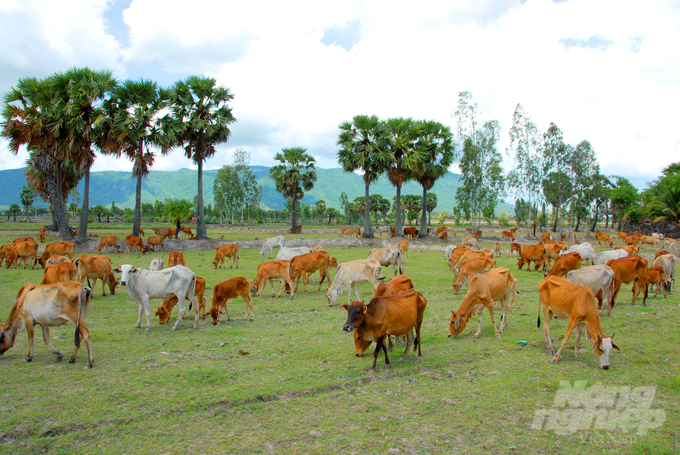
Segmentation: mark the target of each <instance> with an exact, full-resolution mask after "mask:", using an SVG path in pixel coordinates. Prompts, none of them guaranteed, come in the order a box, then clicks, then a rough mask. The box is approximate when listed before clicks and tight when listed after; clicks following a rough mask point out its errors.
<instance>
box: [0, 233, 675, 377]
mask: <svg viewBox="0 0 680 455" xmlns="http://www.w3.org/2000/svg"><path fill="white" fill-rule="evenodd" d="M383 228H384V229H379V230H377V231H378V232H381V233H382V232H390V234H391V235H392V236H394V228H389V227H387V226H384V227H383ZM154 231H155V235H154V236H151V237H149V239H148V240H147V244H146V245H144V243H143V242H142V239H141V238H139V237H134V236H128V237H127V238H126V252H131V253H134V251H136V250H139V251H141V252H145V251H149V250H152V251H154V250H155V248H156V247H160V248H163V239H165V238H171V237H174V236H175V235H176V231H175V228H165V229H154ZM182 231H183V232H185V233H186V234H187V235H189V236H191V237H193V233H191V230H190V229H188V228H182ZM515 231H516V229H511V230H509V231H503V233H502V239H503V240H506V239H507V240H509V241H510V242H511V243H510V249H509V252H508V254H510V255H513V254H517V266H518V270H522V269H523V267H524V266H525V265H526V266H527V269H526V270H527V271H531V263H532V262H533V265H534V270H536V271H538V270H539V269H540V270H541V272H542V273H543V275H544V279H543V280H542V281H541V282H540V283H539V285H538V294H539V305H538V306H539V309H538V318H537V326H538V327H539V328H540V326H541V312H542V313H543V330H544V337H545V347H546V349H548V350H549V352H550V353H551V355H553V356H554V357H553V358H552V362H553V363H556V362H557V361H558V360H559V358H560V354H561V353H562V351H563V349H564V348H565V345H566V343H567V341H568V339H569V338H570V336H571V333H572V332H573V331H575V332H576V343H575V344H576V346H575V349H574V353H575V356H576V358H577V359H579V358H580V353H579V348H578V345H579V342H580V337H581V334H585V335H586V338H587V340H589V342H590V343H591V344H592V347H593V350H594V352H595V354H596V355H597V357H598V360H599V365H600V367H601V368H603V369H608V368H609V354H610V352H611V350H612V349H618V347H617V346H616V344H615V343H614V342H613V337H614V335H613V334H612V335H606V334H605V333H604V332H603V330H602V325H601V316H603V315H604V312H605V309H606V310H607V313H606V314H607V316H610V315H611V312H612V309H613V308H614V306H615V302H616V299H617V297H618V294H619V291H620V288H621V285H622V284H632V293H633V303H635V302H636V299H637V298H638V297H639V296H640V295H642V297H641V299H642V304H643V305H644V304H645V302H646V299H647V296H648V291H649V286H650V285H651V286H656V294H657V295H658V293H659V291H660V288H663V290H664V297H666V295H667V294H668V293H669V292H671V290H672V289H673V287H674V285H675V256H674V255H673V254H670V253H668V250H675V251H677V245H676V241H675V240H673V239H669V238H665V239H664V238H663V237H662V236H657V235H653V236H643V235H642V234H640V233H635V234H633V235H628V234H626V233H623V232H619V233H617V236H616V239H615V240H617V241H619V242H620V243H621V244H622V246H618V247H616V248H615V249H611V250H608V251H603V252H602V253H600V254H599V256H596V254H595V250H594V248H593V246H592V245H591V244H590V243H587V242H583V243H578V241H579V239H578V237H577V236H576V235H573V236H572V237H571V239H567V238H566V236H564V235H561V236H560V237H559V239H552V238H551V235H550V234H549V233H546V234H543V236H542V238H541V241H540V242H539V243H537V244H535V245H534V244H529V245H524V246H523V247H522V246H521V245H520V244H518V243H515ZM431 233H432V234H435V235H437V236H439V237H441V238H442V239H446V238H447V237H448V234H449V233H452V234H455V233H454V231H453V230H452V229H451V228H447V227H440V228H438V229H437V230H436V232H435V231H434V230H432V232H431ZM404 234H405V235H407V236H409V237H411V238H416V237H417V236H418V235H419V232H418V230H417V229H415V228H405V229H404ZM467 234H469V235H468V236H463V237H462V244H461V245H460V246H455V245H448V246H447V247H446V248H445V250H444V258H445V259H446V260H447V262H448V266H449V269H450V270H451V271H452V272H453V292H454V294H458V293H459V292H461V290H462V289H463V286H465V285H466V286H467V290H466V293H465V295H464V296H463V300H462V302H461V305H460V307H459V308H458V309H457V310H456V309H453V308H452V309H451V313H452V314H451V319H450V322H449V337H455V336H457V335H459V334H460V333H462V332H463V330H464V329H465V326H466V324H467V322H468V320H469V319H470V318H471V317H472V316H474V315H477V317H478V327H477V331H476V333H475V334H474V337H475V338H477V337H479V336H480V334H481V328H482V311H483V310H484V309H485V308H486V309H487V310H488V312H489V316H490V318H491V322H492V324H493V326H494V331H495V335H496V337H497V338H499V337H500V333H502V332H503V331H504V330H505V329H506V328H507V327H508V323H507V312H508V310H509V309H512V306H513V304H515V300H516V304H517V305H518V306H519V305H520V293H519V289H518V288H519V285H518V280H517V279H516V278H515V277H513V275H512V273H511V271H510V269H508V268H505V267H497V266H496V257H499V256H500V255H501V254H502V251H501V249H500V244H499V243H498V242H496V244H495V248H494V249H481V248H480V247H479V245H478V243H477V240H478V239H479V238H480V237H481V232H480V231H475V232H473V231H472V230H470V232H467ZM39 235H40V241H41V242H44V239H45V232H44V229H41V230H40V232H39ZM345 235H352V236H359V235H361V230H360V229H358V228H341V229H340V236H345ZM595 235H596V239H597V241H598V244H599V245H602V244H604V246H605V247H609V248H613V245H614V242H613V240H612V239H611V237H610V236H609V235H608V234H605V233H602V232H600V231H595ZM567 240H571V241H572V245H571V247H568V246H567V244H566V243H565V241H567ZM285 243H286V239H285V237H283V236H278V237H272V238H269V239H266V240H265V241H264V242H263V245H262V248H261V250H260V252H259V253H260V256H261V258H262V259H263V260H266V259H268V258H269V259H271V260H268V261H266V262H262V263H261V264H259V265H258V267H257V270H256V272H255V277H254V279H253V280H252V281H249V280H248V279H247V278H245V277H241V276H237V277H233V278H230V279H228V280H225V281H222V282H220V283H217V284H215V285H214V286H213V295H212V305H211V307H210V309H207V308H206V301H205V298H204V293H205V289H206V281H205V279H203V278H201V277H197V276H196V274H195V273H194V272H193V271H192V270H191V269H190V268H188V267H186V263H185V260H184V256H183V254H182V253H181V252H169V253H168V263H167V265H168V267H167V268H163V265H164V264H163V259H162V258H154V259H153V260H152V261H151V263H150V265H149V269H148V270H147V269H142V268H136V267H134V266H133V265H130V264H123V265H120V266H118V267H115V268H114V267H113V266H112V264H111V260H110V259H109V257H107V256H106V255H101V254H100V255H93V254H81V255H80V256H78V257H77V258H76V257H75V249H74V244H73V242H70V241H63V242H57V243H50V244H48V245H46V247H45V250H44V252H43V253H42V255H41V256H40V257H38V254H37V252H38V243H36V242H35V240H34V239H33V238H32V237H22V238H19V239H16V240H15V241H14V242H13V243H11V244H7V245H3V246H2V247H1V248H0V265H2V262H3V261H6V263H5V267H6V268H10V267H12V266H14V267H15V268H16V267H17V266H18V265H19V263H20V262H23V263H24V268H26V267H27V265H29V264H30V263H29V260H32V261H33V264H32V267H33V268H35V267H37V265H38V264H40V266H41V267H42V268H44V275H43V279H42V281H41V283H40V284H38V285H36V284H32V283H27V284H24V285H23V286H21V288H20V289H19V292H18V294H17V298H16V302H15V304H14V306H13V307H12V308H11V310H10V313H9V316H8V317H7V319H6V320H5V322H4V324H3V325H2V326H1V327H0V355H1V354H2V353H4V352H6V351H7V350H8V349H10V348H11V347H12V346H13V344H14V340H15V338H16V335H17V333H18V332H20V331H22V330H24V329H25V330H26V331H27V333H28V338H29V353H28V356H27V357H26V360H27V361H30V360H31V359H32V358H33V342H34V326H35V325H36V324H40V326H41V328H42V331H43V338H44V340H45V343H46V344H47V345H48V347H49V348H50V349H51V350H52V352H54V354H55V355H56V357H57V360H61V358H62V354H61V353H60V352H59V351H58V350H57V349H56V348H55V347H54V345H53V344H52V343H51V341H50V335H49V327H54V326H60V325H62V324H64V323H66V322H68V321H71V322H73V323H74V324H75V326H76V330H75V335H74V341H75V350H74V352H73V355H72V356H71V358H70V362H74V361H75V359H76V354H77V352H78V349H79V346H80V342H81V340H85V343H86V346H87V350H88V367H92V366H93V364H94V359H93V355H92V345H91V336H90V332H89V330H88V328H87V326H86V314H87V306H88V303H89V301H90V299H91V298H93V293H94V289H95V286H96V282H97V279H100V280H101V281H102V295H104V296H105V295H106V292H107V288H108V290H109V292H110V293H111V294H115V290H116V287H117V285H119V284H120V285H123V286H125V287H126V289H127V292H128V295H129V297H130V298H131V299H132V300H133V301H134V302H136V303H137V304H138V306H139V313H138V318H137V324H136V327H137V328H139V327H141V323H142V316H143V315H145V316H146V330H147V331H149V330H150V329H151V304H150V300H152V299H162V300H163V303H162V305H161V306H160V307H158V308H157V311H156V313H155V314H156V316H158V317H159V322H160V323H161V324H163V323H165V322H166V321H168V320H169V319H170V315H171V313H172V310H173V308H174V306H175V305H177V306H178V308H179V314H178V316H177V320H176V321H175V324H174V326H173V327H172V329H173V330H175V329H176V328H177V327H178V326H179V324H180V321H181V320H182V319H183V318H184V317H185V314H186V313H187V307H186V301H187V300H188V301H189V310H191V309H193V311H194V324H193V325H194V327H198V324H199V317H203V318H205V317H206V316H207V315H208V314H209V315H210V316H211V318H212V323H213V324H217V323H218V321H219V319H220V315H223V314H225V313H226V319H227V320H229V311H228V307H227V302H228V301H229V300H230V299H232V300H233V299H236V298H237V297H239V296H240V297H241V298H242V299H243V300H244V302H245V304H246V317H247V318H248V317H249V318H250V320H251V321H252V320H253V319H254V314H253V302H252V300H251V295H253V296H254V295H256V294H257V293H258V291H259V295H260V297H262V295H263V293H264V291H265V287H266V285H267V282H269V284H270V286H271V291H272V296H274V295H275V294H276V296H277V297H279V296H281V295H282V294H283V293H284V292H286V293H289V294H290V299H293V298H294V295H295V292H297V290H298V286H299V282H300V278H302V281H303V284H304V290H305V293H307V285H308V282H309V279H310V277H311V278H312V281H313V283H314V284H316V277H315V274H316V272H318V273H319V284H318V287H317V291H319V290H320V289H321V285H322V283H323V282H324V281H326V283H327V289H326V297H327V301H328V304H329V305H330V306H333V305H335V304H336V302H337V301H338V298H339V297H340V296H341V295H342V294H343V293H344V292H347V303H346V304H343V305H340V308H342V309H343V310H345V311H347V321H346V322H345V324H344V325H343V327H342V329H343V330H344V331H348V332H353V333H354V342H355V353H356V355H357V356H361V355H363V353H364V352H365V351H366V349H367V348H368V347H369V346H370V344H371V343H375V344H376V347H375V351H374V353H373V365H372V367H371V371H375V367H376V362H377V359H378V357H379V355H380V353H381V352H383V353H384V356H385V364H389V357H388V346H387V345H388V344H389V346H390V347H391V346H392V339H391V336H396V337H400V336H403V337H404V338H405V342H406V347H405V350H404V354H403V356H402V360H403V359H404V358H405V357H406V356H407V354H408V352H409V350H410V348H411V346H413V349H414V351H415V349H416V348H417V350H418V359H419V360H420V359H422V353H421V326H422V322H423V316H424V312H425V308H426V306H427V299H426V298H425V297H423V295H422V294H421V293H420V292H418V291H417V290H416V289H414V285H413V283H412V282H411V279H410V278H409V277H407V276H405V275H404V274H403V273H404V271H403V267H402V266H403V264H405V263H408V249H409V242H408V240H403V241H401V242H400V243H398V244H397V245H396V246H388V247H385V248H376V249H372V250H371V251H370V252H369V254H368V257H366V258H361V259H356V260H352V261H348V262H344V263H340V264H338V262H337V259H336V258H334V257H331V256H330V255H329V254H328V253H327V252H325V251H323V250H322V248H321V247H320V246H317V247H314V248H308V247H296V248H292V247H286V245H285ZM645 246H651V247H655V248H656V249H657V250H658V251H657V253H656V256H655V259H654V261H653V265H652V267H648V265H649V264H648V261H647V260H645V259H643V258H642V257H640V256H638V255H637V253H638V251H639V249H641V248H643V247H645ZM274 248H278V253H277V255H276V256H275V257H274ZM664 248H665V249H664ZM96 249H97V252H99V253H101V252H102V250H103V249H105V250H104V251H105V252H106V251H113V250H115V251H117V252H118V251H119V249H120V248H119V238H118V237H117V236H105V237H102V238H101V241H100V244H99V245H98V246H97V248H96ZM227 258H230V259H231V263H230V268H234V267H235V268H238V267H239V247H238V246H237V245H235V244H230V245H224V246H220V247H218V248H217V249H216V252H215V258H214V260H213V261H212V264H213V267H214V268H215V269H217V268H222V267H224V268H226V264H225V259H227ZM551 261H553V263H552V265H551ZM582 265H584V266H585V267H582ZM385 267H392V270H393V272H394V277H393V278H392V279H391V280H389V281H387V279H386V277H385V276H383V269H384V268H385ZM332 268H335V269H336V272H335V277H334V278H333V279H332V280H331V275H330V270H331V269H332ZM115 274H120V278H119V279H118V278H116V275H115ZM86 280H87V281H88V285H87V286H85V281H86ZM274 280H278V281H279V282H280V287H279V289H278V293H276V289H275V286H274ZM383 281H386V282H383ZM363 283H370V284H371V287H372V289H373V298H372V299H371V300H370V302H369V303H367V304H365V303H364V302H363V301H361V296H360V295H359V291H358V289H357V285H359V284H363ZM352 291H353V292H354V295H355V296H356V299H357V300H354V301H353V300H352ZM598 309H599V310H600V311H599V313H598ZM495 310H500V311H502V316H501V321H500V327H499V328H498V327H497V324H496V320H495ZM553 317H558V318H560V319H565V320H568V321H569V322H568V326H567V330H566V335H565V337H564V339H563V341H562V343H561V346H560V348H559V349H558V350H557V352H555V350H554V347H553V344H552V341H551V335H550V322H551V320H552V319H553Z"/></svg>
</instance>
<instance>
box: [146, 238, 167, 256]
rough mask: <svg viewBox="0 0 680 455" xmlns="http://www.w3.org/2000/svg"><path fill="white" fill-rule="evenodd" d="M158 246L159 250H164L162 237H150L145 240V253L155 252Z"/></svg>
mask: <svg viewBox="0 0 680 455" xmlns="http://www.w3.org/2000/svg"><path fill="white" fill-rule="evenodd" d="M157 246H160V247H161V250H165V245H163V236H162V235H152V236H150V237H149V238H148V239H146V251H149V250H151V251H154V252H155V251H156V247H157Z"/></svg>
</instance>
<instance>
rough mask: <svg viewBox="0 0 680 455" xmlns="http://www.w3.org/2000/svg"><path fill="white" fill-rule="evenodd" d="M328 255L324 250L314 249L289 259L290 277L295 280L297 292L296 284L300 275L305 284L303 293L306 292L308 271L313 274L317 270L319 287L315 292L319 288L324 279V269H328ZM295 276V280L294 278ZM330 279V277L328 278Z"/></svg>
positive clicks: (296, 286)
mask: <svg viewBox="0 0 680 455" xmlns="http://www.w3.org/2000/svg"><path fill="white" fill-rule="evenodd" d="M329 260H330V257H329V256H328V253H326V252H325V251H316V252H313V253H307V254H301V255H299V256H295V257H294V258H293V259H291V260H290V279H291V280H292V281H295V291H296V292H297V290H298V286H299V285H300V277H302V282H303V284H304V285H305V294H307V278H308V275H307V274H308V273H312V274H314V273H315V272H316V271H317V270H318V271H319V277H320V280H319V287H318V288H317V289H316V292H319V290H320V289H321V283H323V280H324V279H326V270H327V269H328V261H329ZM296 278H297V281H296V280H295V279H296ZM329 281H330V278H329Z"/></svg>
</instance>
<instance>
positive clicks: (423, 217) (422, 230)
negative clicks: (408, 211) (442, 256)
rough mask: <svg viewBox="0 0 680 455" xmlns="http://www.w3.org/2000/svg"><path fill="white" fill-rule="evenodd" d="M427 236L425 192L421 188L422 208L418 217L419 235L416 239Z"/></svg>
mask: <svg viewBox="0 0 680 455" xmlns="http://www.w3.org/2000/svg"><path fill="white" fill-rule="evenodd" d="M426 236H427V190H426V189H425V187H423V208H422V210H421V217H420V235H419V236H418V237H426Z"/></svg>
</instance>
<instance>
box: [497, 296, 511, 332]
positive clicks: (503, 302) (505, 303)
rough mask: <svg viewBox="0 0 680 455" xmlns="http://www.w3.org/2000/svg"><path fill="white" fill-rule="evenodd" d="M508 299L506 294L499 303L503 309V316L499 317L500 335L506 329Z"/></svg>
mask: <svg viewBox="0 0 680 455" xmlns="http://www.w3.org/2000/svg"><path fill="white" fill-rule="evenodd" d="M509 298H510V295H508V294H507V293H506V294H505V295H504V296H503V298H502V299H501V300H500V302H499V303H500V304H501V308H502V309H503V316H501V328H500V329H499V330H498V331H499V332H501V333H503V331H504V330H505V329H507V328H508V321H507V316H508V299H509Z"/></svg>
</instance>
